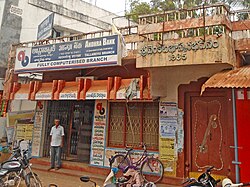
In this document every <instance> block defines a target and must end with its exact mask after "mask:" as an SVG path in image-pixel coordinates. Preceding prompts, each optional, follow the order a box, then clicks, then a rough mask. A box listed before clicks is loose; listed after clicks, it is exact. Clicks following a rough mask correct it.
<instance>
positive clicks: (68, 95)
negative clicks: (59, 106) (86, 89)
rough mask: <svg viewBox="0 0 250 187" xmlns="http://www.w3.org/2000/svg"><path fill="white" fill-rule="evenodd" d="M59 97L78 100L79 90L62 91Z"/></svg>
mask: <svg viewBox="0 0 250 187" xmlns="http://www.w3.org/2000/svg"><path fill="white" fill-rule="evenodd" d="M59 99H60V100H76V99H77V92H71V93H60V95H59Z"/></svg>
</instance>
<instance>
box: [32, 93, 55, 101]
mask: <svg viewBox="0 0 250 187" xmlns="http://www.w3.org/2000/svg"><path fill="white" fill-rule="evenodd" d="M51 97H52V93H37V94H36V97H35V100H51Z"/></svg>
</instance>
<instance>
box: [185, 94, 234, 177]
mask: <svg viewBox="0 0 250 187" xmlns="http://www.w3.org/2000/svg"><path fill="white" fill-rule="evenodd" d="M188 99H189V101H188V104H189V107H190V108H189V107H188V110H189V111H188V113H189V114H190V117H188V120H189V123H188V124H189V125H188V126H190V128H187V131H188V137H189V138H187V139H186V140H187V141H188V143H187V144H188V147H189V150H188V155H189V162H190V163H189V171H191V172H197V171H204V169H205V168H207V167H209V166H214V169H215V170H216V174H220V175H224V176H225V175H228V176H232V173H233V171H232V170H233V168H232V167H234V166H233V165H232V160H233V157H232V156H233V155H232V150H230V146H232V145H233V131H232V125H231V123H229V121H228V119H229V118H228V103H227V102H228V99H227V98H226V97H225V96H216V93H214V94H212V96H206V97H204V96H203V97H201V96H199V95H198V94H191V95H189V97H188Z"/></svg>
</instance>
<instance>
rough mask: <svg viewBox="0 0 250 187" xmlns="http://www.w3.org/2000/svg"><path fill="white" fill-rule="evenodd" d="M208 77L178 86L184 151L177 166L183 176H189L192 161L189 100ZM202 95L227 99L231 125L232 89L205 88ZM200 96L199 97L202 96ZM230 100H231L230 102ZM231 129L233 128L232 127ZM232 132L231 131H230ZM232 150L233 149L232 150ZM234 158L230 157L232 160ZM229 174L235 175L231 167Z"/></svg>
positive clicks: (197, 93) (198, 94) (198, 93)
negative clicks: (182, 115) (182, 112)
mask: <svg viewBox="0 0 250 187" xmlns="http://www.w3.org/2000/svg"><path fill="white" fill-rule="evenodd" d="M207 79H208V78H200V79H198V80H197V81H192V82H190V84H182V85H180V86H179V87H178V107H179V108H180V109H182V110H183V111H184V152H183V155H182V157H180V158H181V160H180V162H182V163H183V166H182V167H181V166H179V168H180V169H182V171H183V174H184V177H188V176H189V172H190V167H191V165H190V164H191V163H192V155H191V154H192V145H191V143H190V141H191V130H192V129H191V116H190V115H191V110H190V107H191V102H190V99H191V97H192V96H200V93H201V87H202V85H203V84H204V83H205V82H206V80H207ZM202 96H206V97H207V96H208V97H209V96H215V97H216V96H223V97H226V99H227V100H228V101H229V102H227V109H228V110H227V117H228V123H229V124H228V125H229V126H230V127H233V110H232V90H231V89H215V88H207V89H206V91H204V92H203V94H202ZM202 96H201V97H202ZM230 101H231V102H230ZM232 130H233V129H232ZM232 132H233V131H232ZM232 151H233V150H232ZM233 159H234V158H232V160H233ZM231 171H232V172H231V173H232V175H231V176H233V177H234V176H235V175H234V173H235V170H234V168H231Z"/></svg>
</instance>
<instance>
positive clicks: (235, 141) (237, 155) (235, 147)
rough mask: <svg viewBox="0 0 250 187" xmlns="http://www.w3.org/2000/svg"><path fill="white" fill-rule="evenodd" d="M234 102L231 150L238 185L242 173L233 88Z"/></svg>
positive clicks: (233, 98)
mask: <svg viewBox="0 0 250 187" xmlns="http://www.w3.org/2000/svg"><path fill="white" fill-rule="evenodd" d="M232 100H233V123H234V146H230V147H231V148H234V157H235V160H234V161H232V163H233V164H235V178H236V181H235V182H236V183H239V182H240V173H239V164H241V163H240V162H239V154H238V148H239V147H238V130H237V116H236V105H235V103H236V99H235V90H234V88H232Z"/></svg>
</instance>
